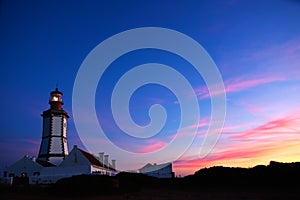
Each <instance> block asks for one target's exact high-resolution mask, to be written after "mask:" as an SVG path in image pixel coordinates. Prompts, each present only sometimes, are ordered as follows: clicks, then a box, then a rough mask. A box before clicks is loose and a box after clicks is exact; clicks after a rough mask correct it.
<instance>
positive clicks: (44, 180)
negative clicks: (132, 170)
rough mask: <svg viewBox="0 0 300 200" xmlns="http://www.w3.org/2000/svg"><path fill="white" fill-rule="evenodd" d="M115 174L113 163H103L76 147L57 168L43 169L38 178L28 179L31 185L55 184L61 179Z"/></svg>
mask: <svg viewBox="0 0 300 200" xmlns="http://www.w3.org/2000/svg"><path fill="white" fill-rule="evenodd" d="M116 173H117V171H116V166H115V162H112V164H109V163H103V162H101V161H100V160H99V159H97V158H96V157H95V156H94V155H92V154H90V153H88V152H86V151H84V150H81V149H79V148H78V147H77V146H76V145H75V146H74V147H73V149H72V151H71V152H70V154H69V155H68V156H67V157H66V158H65V159H64V160H63V161H62V163H61V164H60V165H58V166H54V167H53V166H52V167H44V168H42V169H41V171H40V174H39V175H38V176H31V177H29V183H31V184H50V183H55V182H56V181H58V180H59V179H61V178H66V177H71V176H75V175H82V174H95V175H109V176H114V175H115V174H116Z"/></svg>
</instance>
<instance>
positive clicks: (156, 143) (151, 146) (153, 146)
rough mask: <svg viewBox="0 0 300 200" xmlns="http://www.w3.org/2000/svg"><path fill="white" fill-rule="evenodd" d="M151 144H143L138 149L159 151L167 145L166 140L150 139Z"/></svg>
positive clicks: (146, 151) (142, 151)
mask: <svg viewBox="0 0 300 200" xmlns="http://www.w3.org/2000/svg"><path fill="white" fill-rule="evenodd" d="M149 143H150V144H148V145H147V146H142V147H141V148H139V149H138V152H139V153H150V152H153V151H157V150H159V149H161V148H163V147H164V146H165V145H167V143H166V142H163V141H159V140H157V141H150V142H149Z"/></svg>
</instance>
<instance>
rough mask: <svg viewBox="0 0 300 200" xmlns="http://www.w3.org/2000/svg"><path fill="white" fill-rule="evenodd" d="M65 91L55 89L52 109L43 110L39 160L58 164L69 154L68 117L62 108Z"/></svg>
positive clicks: (51, 100) (51, 94) (51, 103)
mask: <svg viewBox="0 0 300 200" xmlns="http://www.w3.org/2000/svg"><path fill="white" fill-rule="evenodd" d="M62 95H63V93H62V92H60V91H59V90H58V88H56V89H55V91H52V92H51V93H50V99H49V104H50V109H48V110H46V111H44V112H43V114H42V117H43V135H42V142H41V146H40V151H39V155H38V160H41V161H48V162H50V163H52V164H55V165H58V164H59V163H60V162H61V161H62V160H63V159H65V157H66V156H67V155H68V142H67V119H68V118H69V115H68V113H67V112H66V111H64V110H63V109H62V105H63V104H64V102H63V100H62Z"/></svg>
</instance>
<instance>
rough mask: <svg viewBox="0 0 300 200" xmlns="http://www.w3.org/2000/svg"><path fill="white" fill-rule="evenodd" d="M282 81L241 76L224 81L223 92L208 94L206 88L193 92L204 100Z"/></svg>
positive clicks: (281, 79)
mask: <svg viewBox="0 0 300 200" xmlns="http://www.w3.org/2000/svg"><path fill="white" fill-rule="evenodd" d="M284 80H285V78H283V77H259V78H252V79H249V78H246V77H245V76H242V77H238V78H233V79H229V80H227V81H225V82H224V86H225V91H223V90H215V91H214V92H212V93H209V91H208V88H207V87H204V86H201V87H198V88H196V89H195V91H196V93H197V95H198V97H199V98H200V99H205V98H209V97H211V96H215V95H219V94H222V93H224V92H226V93H233V92H240V91H244V90H247V89H249V88H252V87H256V86H259V85H263V84H267V83H272V82H277V81H284ZM215 88H217V87H215Z"/></svg>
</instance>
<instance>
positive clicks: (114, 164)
mask: <svg viewBox="0 0 300 200" xmlns="http://www.w3.org/2000/svg"><path fill="white" fill-rule="evenodd" d="M111 165H112V168H113V169H116V160H111Z"/></svg>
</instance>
